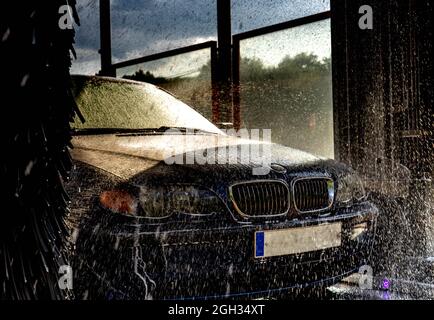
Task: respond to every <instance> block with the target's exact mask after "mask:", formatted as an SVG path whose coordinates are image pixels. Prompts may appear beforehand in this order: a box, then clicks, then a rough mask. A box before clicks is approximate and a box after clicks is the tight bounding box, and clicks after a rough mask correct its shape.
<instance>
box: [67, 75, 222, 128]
mask: <svg viewBox="0 0 434 320" xmlns="http://www.w3.org/2000/svg"><path fill="white" fill-rule="evenodd" d="M73 83H74V84H73V92H74V95H75V96H76V103H77V105H78V107H79V109H80V111H81V113H82V115H83V117H84V118H85V119H86V122H84V123H82V122H81V121H80V119H79V118H78V117H76V118H75V121H74V123H73V125H72V127H73V128H74V129H75V130H88V129H121V130H123V131H126V130H129V129H131V130H132V131H134V130H139V129H141V130H143V129H154V128H157V129H158V128H162V127H163V128H193V129H199V130H203V131H208V132H212V133H221V131H220V130H219V129H218V128H217V127H216V126H214V125H213V124H212V123H211V122H209V121H208V120H206V119H205V118H204V117H203V116H201V115H200V114H199V113H197V112H196V111H194V110H193V109H192V108H190V107H189V106H188V105H186V104H184V103H183V102H181V101H180V100H178V99H176V98H175V97H173V96H172V95H170V94H169V93H167V92H165V91H163V90H161V89H159V88H157V87H155V86H154V85H151V84H147V83H143V84H138V83H133V82H124V81H113V80H108V79H102V78H96V77H81V76H74V77H73Z"/></svg>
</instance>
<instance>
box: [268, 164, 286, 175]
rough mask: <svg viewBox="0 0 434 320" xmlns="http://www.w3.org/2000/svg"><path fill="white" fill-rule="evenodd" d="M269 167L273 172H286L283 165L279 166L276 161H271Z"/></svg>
mask: <svg viewBox="0 0 434 320" xmlns="http://www.w3.org/2000/svg"><path fill="white" fill-rule="evenodd" d="M270 168H271V170H273V171H274V172H277V173H282V174H284V173H286V168H285V167H284V166H281V165H280V164H277V163H272V164H271V165H270Z"/></svg>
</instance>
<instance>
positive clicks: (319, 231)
mask: <svg viewBox="0 0 434 320" xmlns="http://www.w3.org/2000/svg"><path fill="white" fill-rule="evenodd" d="M341 231H342V224H341V223H340V222H339V223H331V224H323V225H319V226H311V227H303V228H292V229H282V230H266V231H257V232H255V239H254V241H255V242H254V243H255V258H267V257H276V256H284V255H290V254H296V253H303V252H310V251H317V250H324V249H328V248H333V247H339V246H340V245H341Z"/></svg>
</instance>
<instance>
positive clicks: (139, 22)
mask: <svg viewBox="0 0 434 320" xmlns="http://www.w3.org/2000/svg"><path fill="white" fill-rule="evenodd" d="M216 8H217V4H216V0H190V1H185V0H170V1H167V0H163V1H162V0H116V1H114V0H112V1H111V12H112V47H113V62H119V61H124V60H129V59H133V58H137V57H141V56H144V55H150V54H153V53H158V52H164V51H167V50H171V49H175V48H180V47H185V46H189V45H193V44H196V43H202V42H206V41H208V40H216V38H217V27H216V21H217V18H216V17H217V9H216Z"/></svg>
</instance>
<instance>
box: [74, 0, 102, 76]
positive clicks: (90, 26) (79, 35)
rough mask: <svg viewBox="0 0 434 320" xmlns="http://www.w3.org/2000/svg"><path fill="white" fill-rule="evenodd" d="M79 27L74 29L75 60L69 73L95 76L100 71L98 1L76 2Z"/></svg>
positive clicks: (84, 0) (85, 0)
mask: <svg viewBox="0 0 434 320" xmlns="http://www.w3.org/2000/svg"><path fill="white" fill-rule="evenodd" d="M77 12H78V16H79V17H80V26H79V27H75V32H76V34H75V44H74V48H75V51H76V53H77V59H76V60H72V66H71V73H73V74H96V73H97V72H98V71H99V70H100V55H99V53H98V49H99V47H100V44H99V1H98V0H83V1H77Z"/></svg>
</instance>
